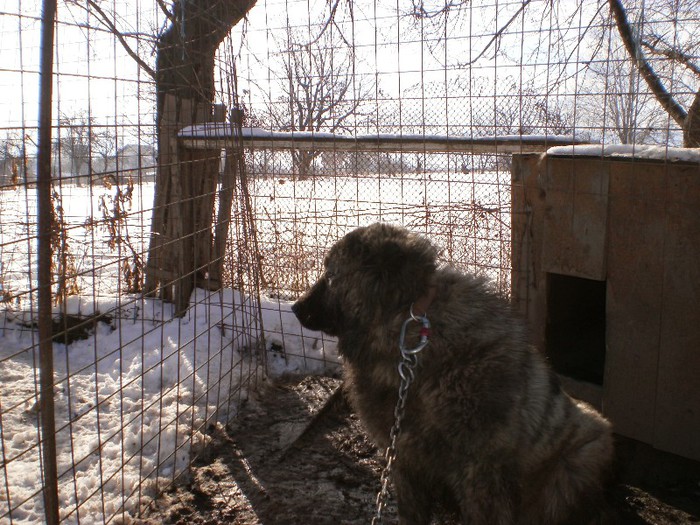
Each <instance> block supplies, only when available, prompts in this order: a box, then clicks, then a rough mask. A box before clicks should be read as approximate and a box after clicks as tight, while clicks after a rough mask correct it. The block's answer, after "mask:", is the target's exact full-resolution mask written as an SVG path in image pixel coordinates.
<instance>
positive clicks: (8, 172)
mask: <svg viewBox="0 0 700 525" xmlns="http://www.w3.org/2000/svg"><path fill="white" fill-rule="evenodd" d="M26 164H27V155H26V146H25V141H24V140H23V139H22V136H21V134H20V133H19V132H9V131H8V132H7V135H6V136H5V138H4V139H3V140H2V141H0V180H2V179H6V180H7V181H8V182H9V183H10V184H17V183H19V182H20V179H21V178H23V177H24V176H26V173H27V169H26V168H27V166H26Z"/></svg>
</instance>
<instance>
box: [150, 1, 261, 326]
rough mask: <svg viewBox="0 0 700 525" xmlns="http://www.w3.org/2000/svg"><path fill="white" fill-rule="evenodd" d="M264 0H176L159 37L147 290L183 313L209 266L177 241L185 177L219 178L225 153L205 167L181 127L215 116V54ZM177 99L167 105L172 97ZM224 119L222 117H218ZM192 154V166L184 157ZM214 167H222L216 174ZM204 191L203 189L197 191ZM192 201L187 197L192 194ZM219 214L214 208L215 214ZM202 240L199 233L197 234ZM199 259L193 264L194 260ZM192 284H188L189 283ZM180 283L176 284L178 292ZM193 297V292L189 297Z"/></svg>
mask: <svg viewBox="0 0 700 525" xmlns="http://www.w3.org/2000/svg"><path fill="white" fill-rule="evenodd" d="M255 2H256V0H175V2H174V3H173V15H172V18H171V24H170V27H169V28H168V29H167V30H166V31H165V32H164V33H163V34H162V36H161V37H160V38H159V41H158V45H157V55H156V73H155V76H156V104H157V108H156V125H157V133H158V140H157V143H158V172H157V175H156V188H155V196H154V205H153V220H152V224H151V239H150V246H149V254H148V262H147V264H146V283H145V292H146V293H147V294H149V295H154V294H155V293H156V291H157V290H160V296H161V297H162V298H163V299H165V300H172V299H173V295H174V296H175V299H176V300H177V302H178V305H177V310H178V313H184V308H185V307H186V304H187V301H188V300H189V292H188V290H189V291H190V292H191V288H192V286H190V285H191V283H192V282H193V279H194V278H195V276H196V275H197V273H198V271H200V270H201V267H200V266H199V263H198V261H197V257H196V256H194V257H191V258H187V257H183V258H182V260H177V261H175V263H177V264H176V266H177V268H178V269H177V271H176V272H175V274H173V271H172V267H173V264H174V262H173V258H174V257H175V258H177V257H178V252H179V251H181V250H178V249H177V247H178V246H181V245H182V242H180V241H184V240H183V239H170V241H168V239H169V238H171V237H172V236H173V235H175V237H177V234H178V232H179V233H180V234H182V230H183V220H189V215H183V213H184V214H186V213H187V210H186V208H187V206H188V205H189V204H191V199H189V201H190V202H181V201H183V198H182V195H183V193H186V191H187V190H188V189H192V188H190V186H192V184H193V183H195V182H196V183H197V184H200V183H206V181H204V180H199V181H189V180H182V179H183V177H185V178H188V179H189V178H195V179H196V178H201V179H204V178H205V177H206V178H207V179H209V178H212V177H215V176H216V173H215V172H216V171H217V170H218V162H219V160H218V154H215V152H208V153H206V155H205V156H206V158H204V159H199V160H201V162H202V163H201V164H200V167H199V168H198V167H197V166H196V165H195V164H194V160H193V159H192V158H190V157H191V153H190V152H181V151H178V144H177V137H176V136H177V132H178V130H179V129H180V128H182V127H184V126H187V125H191V124H196V123H198V122H206V121H210V120H213V119H215V116H214V108H213V100H214V58H215V55H216V50H217V48H218V47H219V45H220V44H221V42H222V41H223V40H224V38H226V35H228V33H229V31H230V30H231V28H232V27H233V26H234V25H236V24H237V23H238V22H240V21H241V20H242V19H243V17H244V16H245V15H246V13H247V12H248V11H249V10H250V9H251V8H252V7H253V6H254V5H255ZM167 97H169V98H170V100H171V103H169V104H168V107H169V108H170V109H168V110H167V111H166V104H165V101H166V98H167ZM216 120H218V119H216ZM185 158H187V159H188V160H189V163H188V166H186V169H185V170H184V172H182V170H181V166H180V164H179V163H180V162H182V160H183V159H185ZM213 172H214V173H213ZM191 197H192V198H194V197H197V196H196V195H193V196H191ZM185 200H187V199H185ZM210 215H211V213H210ZM192 242H194V243H197V242H198V239H192ZM190 262H191V263H192V264H189V263H190ZM183 283H184V284H183ZM173 287H174V290H173ZM185 296H187V297H185Z"/></svg>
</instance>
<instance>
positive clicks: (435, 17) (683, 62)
mask: <svg viewBox="0 0 700 525" xmlns="http://www.w3.org/2000/svg"><path fill="white" fill-rule="evenodd" d="M472 4H474V2H473V0H413V1H412V6H411V8H410V11H409V13H408V14H410V15H411V16H413V17H414V18H415V19H417V20H420V21H421V22H425V21H428V22H430V23H432V24H439V25H442V27H444V24H447V23H448V20H450V21H451V22H450V23H452V24H455V23H456V22H455V20H459V17H460V15H462V14H464V13H465V12H466V7H467V6H469V7H470V8H471V7H472ZM563 4H564V3H563V2H562V1H561V0H553V1H552V2H546V3H545V4H544V6H545V9H546V10H548V13H545V14H543V15H542V16H540V17H539V19H540V20H541V21H543V22H542V23H543V24H544V23H545V22H544V21H547V22H546V23H552V24H558V25H559V26H560V27H559V28H558V29H559V31H558V33H559V35H557V34H556V32H555V34H554V37H552V40H551V41H549V42H548V43H547V46H548V52H552V48H553V47H556V46H559V45H561V48H562V50H563V49H564V48H567V49H566V51H563V52H562V55H561V57H558V58H557V62H559V65H560V66H562V65H563V66H568V65H571V64H572V61H571V58H572V57H573V56H578V55H577V53H574V52H572V50H571V48H570V47H569V46H568V44H569V43H570V42H567V45H563V42H564V41H565V40H567V38H568V37H567V36H566V33H567V31H566V27H567V26H570V28H571V29H574V26H575V29H576V30H575V31H571V34H574V35H576V37H575V38H578V39H579V41H578V42H577V43H575V47H576V48H577V49H581V46H583V45H584V44H585V45H590V47H591V48H592V49H593V55H596V53H600V51H604V50H605V49H606V46H605V45H604V41H603V40H602V39H601V33H600V32H599V33H598V34H597V35H596V34H595V33H596V32H595V31H592V30H591V29H592V28H593V27H594V26H595V25H603V26H605V25H607V24H608V23H609V18H608V13H611V14H612V17H613V20H614V23H615V28H616V32H617V34H618V36H619V37H620V39H621V41H622V43H623V44H624V47H625V49H626V50H627V53H628V55H629V57H630V58H631V60H632V63H633V64H634V67H635V68H636V69H637V71H638V72H639V74H640V75H641V78H643V79H644V82H645V83H646V84H647V86H648V89H649V92H650V93H652V94H653V96H654V98H655V99H656V101H657V102H658V103H659V104H660V105H661V107H662V108H663V109H664V111H666V113H667V114H668V116H669V117H670V118H671V119H672V120H673V121H674V122H675V123H676V124H677V125H678V126H679V127H680V128H681V129H682V130H683V136H684V145H685V146H686V147H698V146H700V90H699V89H698V83H699V82H700V62H698V58H697V57H698V56H699V52H700V24H699V20H698V16H697V13H698V12H700V0H648V1H646V2H641V3H637V4H634V5H632V6H631V8H634V9H633V10H634V11H635V13H634V14H635V16H634V17H633V18H632V20H630V17H628V14H627V9H626V8H625V6H624V5H623V3H622V0H597V2H595V3H584V2H581V3H578V4H577V7H576V13H575V16H573V15H571V13H570V12H567V10H565V9H560V7H562V5H563ZM534 5H535V4H532V3H531V2H530V1H529V0H525V1H523V2H522V4H520V5H519V6H518V7H517V9H515V11H514V12H513V14H512V16H509V17H506V18H505V19H504V20H502V19H499V25H498V26H497V27H496V29H495V31H494V33H493V35H492V36H491V38H490V39H488V41H487V42H486V43H485V45H484V47H483V48H482V49H481V50H480V51H479V50H476V51H475V52H474V56H475V58H473V59H472V60H471V61H470V62H469V64H473V63H475V62H476V61H478V60H480V59H482V58H483V57H485V56H486V55H487V54H488V53H492V54H495V53H497V52H498V51H499V50H502V43H503V39H504V38H505V36H506V34H507V32H508V30H509V29H510V28H511V26H513V24H514V23H515V22H516V21H517V20H519V18H520V17H521V16H524V13H525V11H526V10H530V9H532V8H533V7H534ZM560 13H565V14H563V15H561V14H560ZM448 15H450V16H448ZM586 17H588V18H587V19H586ZM635 21H636V22H635ZM562 28H563V29H562ZM453 29H454V28H453ZM442 31H443V30H442V29H441V30H440V32H442ZM544 33H545V34H549V32H548V31H547V32H544ZM603 58H605V57H603ZM593 63H594V61H593V60H590V61H582V62H581V65H582V67H583V68H584V69H585V68H588V67H589V66H590V65H591V64H593ZM574 69H577V71H578V68H574ZM560 71H561V72H560V73H559V74H554V75H552V77H551V80H550V82H552V83H558V82H561V81H562V80H563V79H564V78H568V77H570V76H571V72H570V70H569V71H568V72H567V69H566V67H562V68H561V69H560ZM574 74H576V73H574ZM553 87H554V86H553V85H552V84H550V85H549V86H547V89H552V88H553ZM627 88H628V86H625V88H624V89H627Z"/></svg>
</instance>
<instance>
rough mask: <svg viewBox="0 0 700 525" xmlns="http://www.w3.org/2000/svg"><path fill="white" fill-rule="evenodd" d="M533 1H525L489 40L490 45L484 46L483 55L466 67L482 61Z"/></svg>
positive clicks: (480, 54)
mask: <svg viewBox="0 0 700 525" xmlns="http://www.w3.org/2000/svg"><path fill="white" fill-rule="evenodd" d="M531 1H532V0H525V1H524V2H523V3H522V5H521V6H520V8H519V9H518V10H517V11H516V12H515V14H513V16H512V17H511V18H510V20H508V21H507V22H506V23H505V25H503V26H502V27H501V28H500V29H499V30H498V31H496V33H494V35H493V36H492V37H491V40H489V41H488V43H487V44H486V46H484V49H482V50H481V53H479V54H478V55H477V57H476V58H475V59H473V60H471V61H469V62H467V63H466V65H469V66H471V65H473V64H475V63H476V62H477V61H478V60H479V59H481V57H483V56H484V55H485V54H486V53H487V52H488V50H489V49H490V48H491V46H493V45H494V43H495V42H496V41H497V40H498V39H499V38H501V36H502V35H503V33H505V31H506V30H507V29H508V28H509V27H510V26H511V24H512V23H513V22H515V20H516V19H517V18H518V17H519V16H520V14H521V13H522V12H523V11H524V10H525V8H526V7H527V6H528V4H530V2H531Z"/></svg>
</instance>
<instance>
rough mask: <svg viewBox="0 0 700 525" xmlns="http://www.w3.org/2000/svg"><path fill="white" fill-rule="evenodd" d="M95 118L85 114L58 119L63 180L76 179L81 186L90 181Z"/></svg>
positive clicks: (58, 145)
mask: <svg viewBox="0 0 700 525" xmlns="http://www.w3.org/2000/svg"><path fill="white" fill-rule="evenodd" d="M94 122H95V119H94V118H93V117H90V116H88V114H87V113H85V112H79V113H77V114H75V115H70V116H69V115H66V114H65V113H63V114H61V115H60V116H59V118H58V137H57V138H56V154H57V161H58V165H59V166H60V176H61V177H62V178H71V179H74V180H75V181H76V182H77V184H78V185H79V186H82V185H83V182H86V181H87V182H89V180H90V173H89V169H90V156H91V153H92V143H93V135H92V127H93V124H94Z"/></svg>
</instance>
